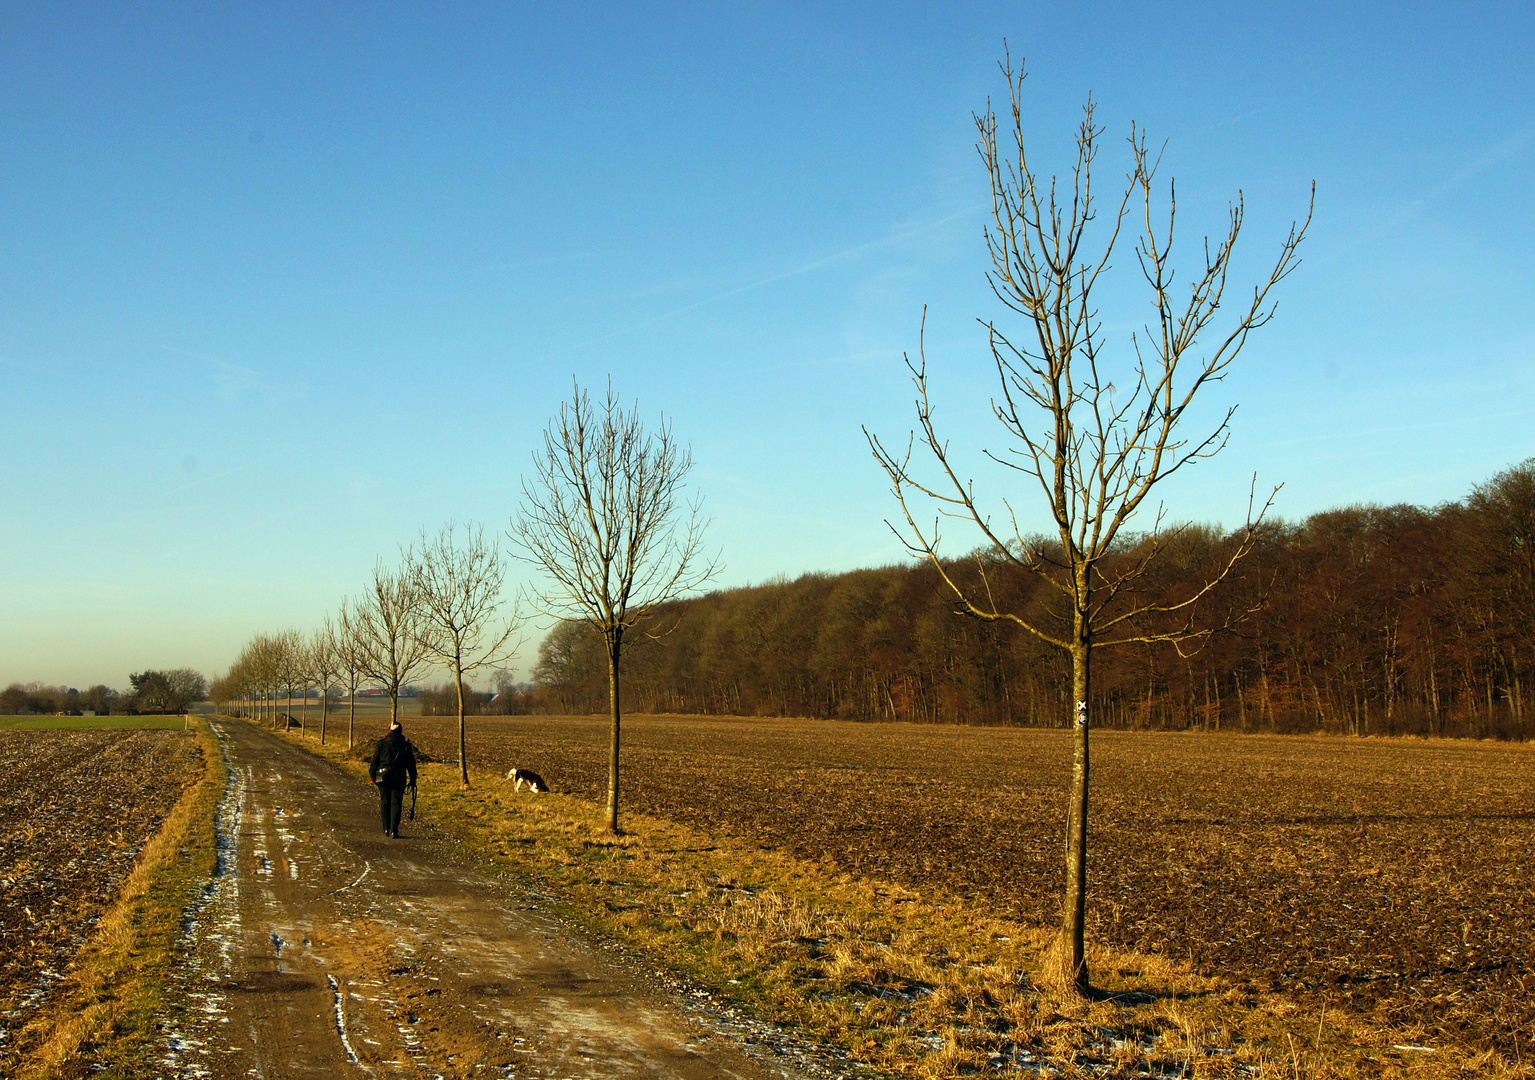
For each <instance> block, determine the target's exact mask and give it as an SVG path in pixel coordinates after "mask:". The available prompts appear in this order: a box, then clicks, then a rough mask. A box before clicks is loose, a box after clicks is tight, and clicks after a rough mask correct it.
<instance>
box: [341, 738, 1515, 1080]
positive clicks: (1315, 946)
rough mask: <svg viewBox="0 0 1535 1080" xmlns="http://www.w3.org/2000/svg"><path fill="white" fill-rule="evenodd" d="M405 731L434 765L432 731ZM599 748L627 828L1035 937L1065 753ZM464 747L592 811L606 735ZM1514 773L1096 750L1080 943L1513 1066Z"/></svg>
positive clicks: (1003, 741) (934, 741)
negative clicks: (628, 814) (753, 854)
mask: <svg viewBox="0 0 1535 1080" xmlns="http://www.w3.org/2000/svg"><path fill="white" fill-rule="evenodd" d="M406 723H407V733H408V734H409V735H410V737H411V738H412V740H413V741H415V742H416V744H417V745H418V747H420V748H421V749H422V750H423V751H425V752H426V753H427V754H429V755H431V756H432V757H434V758H437V759H440V760H456V758H457V728H456V723H457V722H456V720H454V719H451V718H448V719H444V718H437V717H421V718H415V717H411V718H408V719H407V721H406ZM332 730H333V731H334V730H336V729H332ZM624 730H625V744H624V770H625V771H624V774H623V775H624V785H625V786H624V790H623V799H624V805H625V806H626V807H628V808H629V809H630V810H632V811H637V812H642V813H645V814H653V815H658V816H661V817H667V818H671V819H673V820H676V821H679V822H683V823H686V824H689V825H693V826H697V827H699V828H703V829H707V830H714V831H718V832H722V833H726V834H730V835H733V836H734V837H737V838H739V839H742V840H745V841H747V842H749V843H754V844H757V845H761V846H766V847H772V848H780V849H784V850H787V851H790V852H792V853H794V854H795V855H798V856H801V857H804V858H808V859H821V860H827V861H829V862H830V863H831V864H833V865H835V866H836V867H837V868H838V869H839V870H843V871H847V872H851V873H855V874H861V875H868V876H872V877H877V878H882V879H886V880H890V881H894V882H897V883H899V884H901V885H903V886H905V887H907V888H910V889H914V890H917V891H919V892H922V893H924V894H925V895H928V896H933V897H938V896H944V897H950V898H953V899H954V900H955V901H957V902H960V903H968V904H973V905H975V906H976V907H977V908H978V909H981V910H986V911H990V912H994V913H997V914H1002V915H1006V916H1009V917H1013V918H1018V919H1020V920H1023V921H1025V922H1032V923H1035V924H1039V925H1050V924H1053V922H1054V921H1055V918H1056V913H1057V911H1058V908H1059V904H1060V899H1061V871H1060V865H1061V843H1062V840H1061V837H1062V834H1063V829H1064V808H1065V805H1066V791H1065V784H1066V782H1067V778H1068V777H1069V773H1070V767H1069V765H1070V755H1071V742H1070V735H1069V733H1067V732H1065V731H1050V730H1020V729H995V728H984V729H977V728H953V727H921V726H913V725H903V724H891V725H868V726H865V725H857V724H848V723H839V722H822V721H805V720H740V719H728V720H716V719H700V718H677V717H650V716H636V717H632V718H629V719H628V720H627V721H626V723H625V728H624ZM376 734H377V733H376V732H373V731H371V730H370V731H369V733H368V738H367V739H366V740H362V739H360V742H366V743H367V745H368V746H371V742H372V737H373V736H374V735H376ZM468 739H469V741H468V745H469V761H470V764H471V765H473V766H478V767H482V768H487V769H492V770H495V771H497V772H505V770H506V769H508V768H510V767H511V766H513V765H517V766H521V767H525V768H531V769H533V770H535V771H537V772H539V773H541V774H542V775H543V776H544V777H545V779H547V780H548V781H549V783H550V784H551V786H552V787H553V788H554V789H555V790H556V791H563V792H567V793H570V794H574V795H578V796H581V797H584V798H589V799H592V800H594V801H597V800H600V799H602V798H603V795H604V793H605V791H606V784H607V773H606V740H607V721H606V719H605V718H598V717H471V718H470V720H469V729H468ZM359 749H360V750H361V747H360V748H359ZM1532 765H1535V748H1531V747H1528V746H1523V745H1508V744H1497V743H1473V742H1448V741H1404V740H1377V739H1342V738H1325V737H1298V736H1242V735H1216V734H1177V733H1144V732H1134V733H1131V732H1109V731H1105V732H1099V733H1097V734H1095V736H1094V760H1093V767H1094V774H1093V808H1092V816H1091V819H1090V825H1091V862H1090V875H1091V886H1090V887H1091V894H1090V900H1089V910H1090V912H1091V919H1092V921H1091V925H1090V933H1091V934H1092V935H1093V936H1094V937H1095V938H1097V939H1099V940H1103V941H1105V942H1108V943H1112V944H1115V945H1118V946H1121V947H1124V948H1127V949H1130V950H1134V951H1138V952H1141V953H1150V954H1160V955H1163V956H1168V957H1171V958H1173V959H1177V960H1186V961H1188V962H1189V963H1190V964H1191V965H1192V966H1193V967H1194V968H1195V969H1196V970H1197V971H1199V972H1201V973H1204V974H1212V975H1220V976H1222V977H1224V978H1226V979H1227V980H1229V981H1231V982H1233V983H1235V984H1236V985H1237V986H1238V987H1245V988H1246V989H1248V990H1250V991H1252V992H1253V993H1257V992H1260V991H1266V990H1277V991H1280V992H1282V993H1284V994H1286V995H1288V996H1289V997H1291V998H1294V999H1297V1000H1299V1001H1301V1002H1303V1003H1309V1004H1311V1005H1316V1006H1323V1007H1326V1008H1329V1009H1332V1008H1345V1009H1348V1010H1353V1011H1356V1012H1358V1013H1360V1014H1363V1015H1365V1016H1368V1017H1371V1018H1373V1019H1375V1020H1378V1021H1380V1022H1382V1023H1388V1024H1390V1025H1392V1026H1395V1027H1406V1028H1408V1029H1414V1030H1417V1031H1419V1032H1420V1033H1421V1037H1422V1038H1423V1039H1424V1040H1426V1041H1429V1042H1431V1043H1432V1042H1434V1041H1435V1040H1438V1041H1440V1042H1445V1043H1450V1044H1454V1045H1459V1046H1465V1047H1486V1046H1493V1047H1496V1048H1498V1049H1499V1050H1500V1051H1502V1052H1504V1053H1506V1054H1507V1055H1508V1056H1509V1057H1510V1058H1513V1057H1515V1056H1516V1055H1517V1054H1519V1052H1520V1050H1521V1047H1523V1046H1524V1045H1525V1044H1526V1042H1527V1040H1528V1038H1529V1036H1530V1030H1531V1027H1530V1025H1531V1023H1532V1021H1535V995H1531V994H1530V993H1528V990H1529V989H1530V988H1531V976H1532V974H1535V874H1532V873H1531V867H1532V865H1535V860H1532V855H1535V822H1532V818H1535V812H1532V811H1535V771H1532V768H1531V766H1532ZM1516 1040H1517V1044H1518V1045H1516Z"/></svg>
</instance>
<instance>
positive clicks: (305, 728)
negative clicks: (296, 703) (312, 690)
mask: <svg viewBox="0 0 1535 1080" xmlns="http://www.w3.org/2000/svg"><path fill="white" fill-rule="evenodd" d="M302 700H303V702H304V704H303V705H301V706H300V708H301V709H302V710H303V714H304V722H303V723H302V724H301V725H300V726H299V734H301V735H303V736H304V738H306V739H307V738H309V687H308V686H307V685H306V686H305V687H304V696H303V698H302Z"/></svg>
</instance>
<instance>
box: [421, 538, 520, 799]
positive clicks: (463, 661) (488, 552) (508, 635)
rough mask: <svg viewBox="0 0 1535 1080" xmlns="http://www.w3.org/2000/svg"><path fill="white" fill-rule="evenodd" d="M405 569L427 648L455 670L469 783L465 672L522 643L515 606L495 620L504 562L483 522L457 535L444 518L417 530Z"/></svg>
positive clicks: (501, 659) (462, 762)
mask: <svg viewBox="0 0 1535 1080" xmlns="http://www.w3.org/2000/svg"><path fill="white" fill-rule="evenodd" d="M405 566H406V573H407V574H408V575H409V576H410V578H411V582H412V584H413V585H414V587H415V590H416V598H417V602H418V603H419V604H420V607H421V616H422V623H423V626H424V628H425V638H424V641H425V644H426V648H427V651H428V652H429V653H430V654H431V655H432V656H433V657H434V658H435V659H436V660H437V662H438V663H439V664H441V665H442V666H443V667H445V668H447V670H449V671H451V672H452V673H453V683H454V685H455V686H457V687H458V777H459V782H460V783H462V784H463V785H464V786H465V787H468V786H469V759H468V755H467V754H466V752H465V748H464V676H466V675H469V674H472V673H473V672H475V671H478V670H479V669H480V668H483V667H496V666H498V665H500V664H504V663H506V661H508V660H510V659H511V658H512V656H513V655H515V654H516V652H517V646H518V645H519V644H520V642H518V641H516V640H514V639H513V635H514V634H515V633H516V632H517V627H518V626H519V625H520V622H519V620H518V618H517V612H516V610H515V608H514V609H513V611H512V612H511V614H510V615H509V617H507V618H506V619H502V620H498V619H497V618H496V613H497V612H498V611H499V610H500V609H501V605H502V596H501V587H502V585H503V583H504V582H505V580H506V565H505V563H504V562H503V561H502V559H501V551H500V549H499V547H498V546H497V544H496V543H495V541H494V540H492V541H491V542H489V543H486V541H485V530H484V528H483V527H482V526H470V525H466V526H464V528H463V532H462V535H460V532H459V528H458V526H457V524H456V523H454V522H451V521H450V522H448V524H446V525H444V526H443V527H442V529H440V530H439V531H438V533H437V535H436V536H430V537H429V536H428V535H427V533H426V530H425V529H422V530H421V543H420V546H419V548H415V549H412V550H411V551H409V552H408V553H407V554H406V556H405Z"/></svg>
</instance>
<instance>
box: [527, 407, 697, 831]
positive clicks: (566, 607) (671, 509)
mask: <svg viewBox="0 0 1535 1080" xmlns="http://www.w3.org/2000/svg"><path fill="white" fill-rule="evenodd" d="M692 467H693V457H692V454H691V453H690V452H689V451H688V450H687V449H686V448H684V447H681V446H679V445H678V444H677V441H676V438H675V437H674V436H673V435H672V429H671V425H670V424H668V423H667V422H666V419H665V417H662V419H661V422H660V426H659V427H658V428H657V429H656V431H655V432H654V433H650V432H647V431H646V430H645V426H644V424H643V423H641V421H640V416H639V406H638V405H637V404H636V405H635V406H633V407H631V408H630V409H629V410H628V411H627V412H626V411H625V410H624V408H623V404H622V402H620V400H619V399H618V396H617V395H616V394H615V393H614V392H613V387H612V384H611V383H610V384H609V386H608V393H607V397H606V398H605V399H604V400H603V401H602V402H601V403H600V404H598V405H597V406H595V407H594V406H593V405H592V403H591V400H590V398H589V397H588V396H587V393H586V391H584V390H582V389H581V388H580V386H575V388H574V393H573V396H572V399H571V400H570V401H567V402H565V403H564V404H563V405H561V406H560V412H559V415H558V416H556V417H555V418H554V419H553V420H552V421H550V424H549V427H548V429H547V430H546V431H545V432H544V446H543V450H542V451H535V453H534V455H533V470H534V472H533V477H532V479H527V478H524V480H523V484H522V494H523V503H522V507H521V509H519V510H518V512H517V515H516V516H515V517H514V518H513V519H512V528H511V538H512V541H513V542H514V543H515V544H516V546H517V549H518V551H519V553H520V555H519V557H521V558H523V559H525V560H526V561H527V562H529V563H532V564H533V565H534V566H535V567H537V568H538V569H539V570H540V571H542V573H543V576H544V578H545V581H544V583H543V585H542V586H541V587H538V588H535V589H533V590H532V591H531V593H530V598H531V605H532V606H533V607H535V608H536V609H537V610H539V611H541V612H543V613H544V614H546V615H549V616H552V617H554V618H558V619H570V620H572V621H576V622H580V623H584V624H585V625H587V626H589V627H591V629H592V630H594V631H595V632H596V633H598V634H599V635H601V637H602V641H603V645H604V647H605V649H606V652H607V661H608V711H609V715H610V717H611V719H612V727H611V734H610V738H609V746H608V805H607V826H608V830H609V831H610V832H613V833H617V832H618V831H619V827H618V749H619V728H620V722H619V673H620V671H621V670H622V658H623V649H624V641H625V635H626V634H627V633H628V632H629V631H630V630H631V629H632V628H633V627H634V626H635V624H636V623H638V622H639V621H640V620H641V619H643V618H644V617H645V616H646V615H647V614H649V613H650V612H651V611H653V610H654V609H655V608H656V606H657V605H659V604H664V603H666V602H668V601H670V600H675V599H677V598H678V597H680V596H682V595H684V594H685V593H687V592H690V591H691V590H693V589H695V588H697V587H698V586H700V585H702V584H703V583H704V582H705V581H707V580H709V579H710V578H711V577H713V576H714V575H715V573H716V572H717V571H718V562H717V561H716V560H715V559H712V558H709V557H708V556H706V555H705V554H704V553H703V536H704V530H705V527H706V525H707V522H706V521H704V520H703V519H701V518H700V517H699V510H700V509H701V503H700V501H699V500H693V501H691V502H688V501H686V500H685V499H684V488H683V481H684V480H685V479H686V477H687V474H688V472H689V470H691V469H692Z"/></svg>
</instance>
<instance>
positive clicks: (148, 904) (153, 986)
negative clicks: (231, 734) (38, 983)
mask: <svg viewBox="0 0 1535 1080" xmlns="http://www.w3.org/2000/svg"><path fill="white" fill-rule="evenodd" d="M87 719H90V718H87ZM112 719H124V720H132V719H136V718H133V717H121V718H118V717H113V718H112ZM137 719H143V718H137ZM152 719H166V720H171V719H173V720H175V721H176V724H175V726H178V727H179V726H181V718H180V717H161V718H152ZM165 726H169V725H165ZM191 730H192V737H193V738H195V739H196V740H197V743H198V746H199V748H200V749H201V750H202V762H203V771H202V775H201V776H199V777H196V778H194V779H193V781H192V782H191V783H190V784H189V785H188V786H187V788H186V790H185V791H184V792H183V793H182V795H181V798H180V799H178V800H177V802H176V804H175V805H174V806H173V807H172V808H171V811H170V813H169V814H167V815H166V818H165V821H164V823H163V824H162V825H161V827H160V831H159V832H158V833H156V834H155V836H154V837H153V838H152V839H151V840H150V841H149V842H148V843H147V844H145V845H144V849H143V851H141V852H140V853H139V859H138V863H137V865H136V866H135V867H134V869H133V872H132V873H131V874H130V875H129V876H128V879H127V881H126V882H124V884H123V889H122V892H121V894H120V895H119V897H118V900H117V903H116V904H115V905H114V906H113V907H112V908H111V909H110V910H108V911H107V912H106V913H105V914H104V915H103V916H102V917H101V919H100V920H99V921H98V922H97V923H96V927H95V929H94V930H93V931H92V933H91V936H90V937H89V938H88V939H87V940H86V942H85V944H84V945H82V946H81V948H80V951H79V952H78V953H77V954H76V956H75V959H74V961H73V963H72V964H71V965H70V967H69V970H68V971H66V972H65V975H64V978H63V980H61V982H60V983H59V985H58V987H57V988H56V989H55V991H54V994H53V996H52V1001H51V1004H50V1005H49V1006H48V1007H47V1008H46V1009H45V1010H44V1012H43V1013H42V1014H40V1015H39V1016H38V1017H37V1018H36V1019H35V1020H33V1021H32V1022H31V1023H30V1024H28V1026H27V1027H26V1028H25V1029H24V1030H23V1031H22V1032H20V1033H19V1037H18V1043H19V1044H20V1045H21V1046H22V1047H24V1048H26V1051H27V1052H26V1055H25V1061H26V1065H24V1066H23V1068H22V1070H21V1072H20V1073H19V1074H18V1077H17V1080H44V1078H48V1080H54V1078H69V1077H83V1076H94V1077H106V1078H109V1080H115V1078H119V1077H122V1078H127V1077H141V1076H157V1075H159V1070H158V1058H159V1055H160V1052H161V1047H160V1038H159V1030H158V1024H157V1022H156V1021H157V1016H158V1015H159V1013H160V1010H161V1007H162V1003H163V1001H164V996H165V987H166V985H167V984H168V983H169V982H170V981H171V980H172V978H173V976H174V972H175V970H176V966H177V964H178V963H179V961H180V952H179V939H180V936H181V930H182V920H183V917H184V912H185V911H186V909H187V907H188V906H189V905H190V904H191V903H192V902H193V901H194V900H195V898H196V897H197V895H198V894H199V893H200V892H201V890H202V889H203V887H204V886H205V885H206V884H207V882H208V880H209V879H210V878H211V877H212V875H213V871H214V867H215V864H216V861H217V844H216V835H215V833H216V823H215V815H216V812H217V808H218V802H219V799H220V798H221V797H222V795H223V792H224V783H225V768H224V757H223V754H222V753H221V752H220V751H219V747H218V743H217V741H216V740H215V739H214V737H213V734H212V732H211V731H210V730H209V728H208V724H207V722H206V721H204V720H201V719H198V718H195V717H194V718H193V719H192V721H191Z"/></svg>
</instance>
